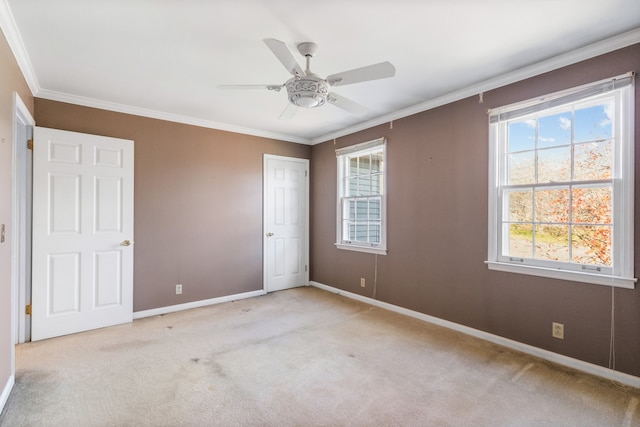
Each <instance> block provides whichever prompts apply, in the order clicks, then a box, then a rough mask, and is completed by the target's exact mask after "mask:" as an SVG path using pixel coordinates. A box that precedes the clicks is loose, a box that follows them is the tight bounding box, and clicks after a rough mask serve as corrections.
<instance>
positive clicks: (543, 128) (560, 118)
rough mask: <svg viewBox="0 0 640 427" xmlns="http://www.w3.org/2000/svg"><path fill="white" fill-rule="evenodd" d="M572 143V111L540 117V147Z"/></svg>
mask: <svg viewBox="0 0 640 427" xmlns="http://www.w3.org/2000/svg"><path fill="white" fill-rule="evenodd" d="M566 144H571V112H569V111H567V112H565V113H560V114H554V115H552V116H546V117H540V119H538V148H545V147H555V146H557V145H566Z"/></svg>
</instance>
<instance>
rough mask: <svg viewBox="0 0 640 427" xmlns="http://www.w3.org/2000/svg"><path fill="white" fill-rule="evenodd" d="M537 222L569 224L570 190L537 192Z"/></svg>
mask: <svg viewBox="0 0 640 427" xmlns="http://www.w3.org/2000/svg"><path fill="white" fill-rule="evenodd" d="M535 204H536V208H535V221H536V222H551V223H558V222H569V190H568V189H550V190H536V191H535Z"/></svg>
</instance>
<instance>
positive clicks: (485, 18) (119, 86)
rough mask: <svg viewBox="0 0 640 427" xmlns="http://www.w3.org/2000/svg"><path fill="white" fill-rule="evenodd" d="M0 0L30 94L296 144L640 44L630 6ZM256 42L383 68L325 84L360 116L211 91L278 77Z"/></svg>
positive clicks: (598, 2) (329, 69)
mask: <svg viewBox="0 0 640 427" xmlns="http://www.w3.org/2000/svg"><path fill="white" fill-rule="evenodd" d="M1 1H2V4H1V5H0V14H1V15H2V16H0V18H1V19H0V25H2V29H3V31H4V32H5V35H7V38H8V40H9V43H10V45H11V47H12V49H13V50H14V53H15V54H16V56H17V57H18V61H19V64H20V65H21V68H22V70H23V73H25V75H26V76H27V80H28V82H29V85H30V87H31V89H32V91H33V92H34V95H36V96H38V97H42V98H47V99H54V100H60V101H65V102H73V103H77V104H81V105H88V106H94V107H99V108H105V109H111V110H115V111H124V112H128V113H134V114H140V115H144V116H150V117H158V118H163V119H169V120H175V121H179V122H185V123H192V124H197V125H201V126H207V127H213V128H218V129H225V130H231V131H235V132H242V133H248V134H253V135H261V136H267V137H274V138H278V139H283V140H288V141H295V142H302V143H315V142H319V141H323V140H326V139H330V138H333V137H336V136H339V135H343V134H347V133H350V132H352V131H354V130H358V129H362V128H365V127H368V126H371V125H372V124H378V123H383V122H385V121H387V120H389V119H393V118H398V117H401V116H404V115H408V114H410V113H413V112H417V111H421V110H424V109H426V108H428V107H429V106H431V105H434V104H437V103H438V102H439V101H442V100H453V99H454V98H456V97H458V98H460V97H463V96H469V95H472V94H474V93H478V92H480V91H482V90H489V89H491V88H494V87H496V86H497V85H498V84H504V83H505V82H508V81H509V79H511V81H515V80H517V79H519V78H525V77H529V75H532V73H534V72H542V71H547V69H551V68H554V67H558V66H562V65H566V64H567V63H570V62H571V61H574V62H575V61H576V60H580V59H585V58H586V57H588V56H589V55H591V56H593V55H594V54H598V53H603V51H606V50H611V49H612V48H617V47H623V46H625V45H630V44H633V43H638V42H640V1H638V0H482V1H480V0H394V1H391V0H386V1H382V0H325V1H318V0H316V1H310V0H188V1H185V0H183V1H179V0H110V1H104V0H1ZM268 37H272V38H276V39H279V40H282V41H284V42H286V43H287V44H288V46H289V48H290V50H291V51H292V52H293V53H294V55H295V57H296V59H299V63H300V65H301V66H302V67H303V68H304V61H303V58H302V57H301V56H299V54H298V52H297V50H296V45H297V44H298V43H300V42H303V41H313V42H316V43H317V44H318V46H319V51H318V53H317V54H316V55H315V57H314V58H313V60H312V64H311V68H312V70H313V71H314V72H315V73H317V74H319V75H320V76H322V77H326V76H327V75H329V74H334V73H337V72H340V71H345V70H349V69H353V68H358V67H361V66H365V65H369V64H374V63H378V62H382V61H390V62H391V63H393V64H394V65H395V67H396V70H397V71H396V76H395V77H394V78H390V79H383V80H377V81H372V82H366V83H358V84H354V85H350V86H341V87H336V88H333V91H335V92H337V93H338V94H340V95H343V96H346V97H348V98H350V99H351V100H353V101H356V102H358V103H360V104H362V105H365V106H367V107H368V108H369V110H370V113H369V114H368V115H367V116H365V117H364V118H363V117H358V116H354V115H350V114H348V113H346V112H344V111H342V110H340V109H338V108H336V107H334V106H331V105H325V106H322V107H320V108H315V109H299V110H298V112H297V114H296V115H295V116H294V117H293V118H292V119H289V120H279V119H278V117H279V115H280V113H281V112H282V111H283V110H284V108H285V106H286V105H287V99H286V93H285V91H281V92H274V91H267V90H238V91H231V90H220V89H218V88H217V85H225V84H281V83H284V82H285V81H286V80H287V79H288V78H290V74H288V72H287V71H286V70H285V68H284V67H283V66H282V64H281V63H280V62H279V61H278V60H277V59H276V57H275V56H274V55H273V54H272V53H271V51H270V50H269V49H268V48H267V47H266V45H265V44H264V43H263V41H262V40H263V39H264V38H268ZM594 43H595V46H596V48H591V47H592V45H594ZM587 46H590V48H587ZM540 63H542V64H543V65H540ZM535 64H538V65H537V66H536V65H535ZM517 70H520V71H517ZM501 76H502V77H501ZM506 76H509V77H506ZM474 91H475V92H474Z"/></svg>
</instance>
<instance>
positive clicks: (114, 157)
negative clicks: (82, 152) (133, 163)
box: [94, 147, 123, 168]
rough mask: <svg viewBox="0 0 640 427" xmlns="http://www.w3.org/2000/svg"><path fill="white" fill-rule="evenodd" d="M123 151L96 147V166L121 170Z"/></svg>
mask: <svg viewBox="0 0 640 427" xmlns="http://www.w3.org/2000/svg"><path fill="white" fill-rule="evenodd" d="M122 154H123V152H122V150H119V149H113V148H107V147H95V151H94V157H95V158H94V163H95V165H96V166H103V167H110V168H121V167H122Z"/></svg>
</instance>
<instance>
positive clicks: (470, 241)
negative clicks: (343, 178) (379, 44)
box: [311, 45, 640, 376]
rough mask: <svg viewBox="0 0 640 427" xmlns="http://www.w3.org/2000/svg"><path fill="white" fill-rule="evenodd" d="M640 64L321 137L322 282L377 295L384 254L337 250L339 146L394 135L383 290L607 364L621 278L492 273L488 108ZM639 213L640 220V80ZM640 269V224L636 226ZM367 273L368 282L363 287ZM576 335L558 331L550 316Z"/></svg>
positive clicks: (629, 342) (625, 348)
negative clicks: (588, 280)
mask: <svg viewBox="0 0 640 427" xmlns="http://www.w3.org/2000/svg"><path fill="white" fill-rule="evenodd" d="M627 71H636V72H638V71H640V45H635V46H632V47H629V48H625V49H622V50H619V51H616V52H612V53H610V54H607V55H604V56H601V57H598V58H594V59H591V60H588V61H584V62H583V63H579V64H575V65H572V66H569V67H566V68H562V69H559V70H556V71H553V72H550V73H547V74H544V75H540V76H537V77H535V78H531V79H528V80H525V81H522V82H518V83H516V84H512V85H508V86H506V87H502V88H499V89H496V90H493V91H491V92H488V93H485V94H484V103H483V104H480V103H479V102H478V101H479V100H478V97H473V98H469V99H464V100H461V101H458V102H455V103H451V104H449V105H445V106H442V107H439V108H435V109H433V110H430V111H426V112H423V113H420V114H416V115H413V116H410V117H407V118H404V119H401V120H396V121H394V123H393V129H390V126H389V125H383V126H378V127H375V128H372V129H368V130H365V131H362V132H358V133H356V134H353V135H349V136H345V137H343V138H339V139H338V140H337V141H336V145H334V144H333V141H329V142H326V143H323V144H319V145H316V146H314V147H313V150H312V162H311V168H312V170H313V176H312V181H311V183H312V189H311V194H312V199H311V211H312V213H313V217H312V222H311V224H312V225H311V244H312V247H311V256H312V257H311V267H312V269H311V280H313V281H317V282H320V283H323V284H326V285H329V286H334V287H336V288H340V289H343V290H346V291H349V292H353V293H356V294H361V295H366V296H372V289H373V288H372V286H371V285H369V284H373V280H374V273H375V255H370V254H363V253H357V252H350V251H344V250H339V249H336V248H335V246H334V242H335V235H336V225H335V224H336V208H335V206H336V205H335V204H336V158H335V149H336V148H341V147H344V146H348V145H353V144H356V143H359V142H364V141H368V140H371V139H375V138H378V137H381V136H386V137H387V138H388V147H387V160H388V161H387V166H388V177H387V190H388V193H387V194H388V207H387V209H388V226H387V227H388V228H387V236H388V250H389V252H388V254H387V255H386V256H378V257H377V258H378V259H377V262H378V272H377V274H378V281H377V296H376V297H377V299H379V300H382V301H385V302H389V303H392V304H395V305H398V306H401V307H406V308H409V309H412V310H416V311H419V312H422V313H426V314H429V315H433V316H436V317H439V318H442V319H446V320H450V321H453V322H456V323H459V324H463V325H467V326H470V327H473V328H476V329H479V330H482V331H487V332H490V333H492V334H496V335H500V336H503V337H506V338H510V339H512V340H515V341H519V342H523V343H526V344H529V345H533V346H536V347H540V348H543V349H547V350H550V351H553V352H556V353H560V354H564V355H567V356H570V357H573V358H577V359H580V360H584V361H587V362H590V363H594V364H598V365H602V366H608V362H609V341H610V333H609V331H610V316H611V292H612V291H611V288H608V287H605V286H598V285H589V284H581V283H576V282H569V281H560V280H552V279H542V278H537V277H532V276H525V275H518V274H510V273H503V272H496V271H489V270H488V269H487V267H486V266H485V264H484V261H485V260H486V258H487V221H488V220H487V209H488V207H487V198H488V181H487V180H488V152H487V148H488V119H487V109H488V108H494V107H499V106H501V105H506V104H510V103H514V102H517V101H522V100H526V99H529V98H533V97H536V96H539V95H544V94H547V93H550V92H554V91H558V90H562V89H567V88H571V87H574V86H578V85H581V84H585V83H590V82H592V81H597V80H600V79H604V78H608V77H613V76H616V75H619V74H623V73H625V72H627ZM635 112H636V119H635V125H636V131H635V132H636V143H635V147H636V153H635V154H636V180H635V192H636V198H635V212H636V214H635V217H636V221H635V222H636V224H637V223H638V221H637V219H638V218H640V179H639V177H640V144H639V143H638V141H639V139H640V85H637V86H636V109H635ZM635 247H636V250H635V274H636V276H637V275H638V272H640V230H638V229H636V234H635ZM360 277H364V278H366V282H367V284H368V285H367V287H366V288H364V289H363V288H361V287H360V286H359V278H360ZM638 288H639V289H636V290H624V289H616V290H615V306H616V308H615V312H616V321H615V343H616V346H615V350H616V366H615V368H616V369H617V370H619V371H622V372H626V373H629V374H632V375H636V376H640V338H639V337H640V286H638ZM554 321H555V322H560V323H564V325H565V339H564V340H557V339H554V338H552V337H551V323H552V322H554Z"/></svg>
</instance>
